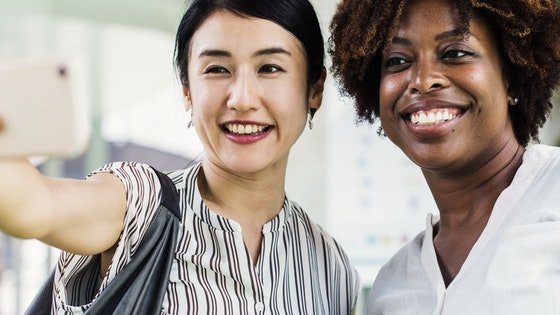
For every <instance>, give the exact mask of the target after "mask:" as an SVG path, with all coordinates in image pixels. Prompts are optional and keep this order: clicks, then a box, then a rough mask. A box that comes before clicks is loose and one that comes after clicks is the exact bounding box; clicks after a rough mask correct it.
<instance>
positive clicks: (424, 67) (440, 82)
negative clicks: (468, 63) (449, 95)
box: [409, 58, 449, 94]
mask: <svg viewBox="0 0 560 315" xmlns="http://www.w3.org/2000/svg"><path fill="white" fill-rule="evenodd" d="M428 59H430V58H421V59H420V60H418V61H417V62H416V65H415V71H413V72H412V78H411V79H410V82H409V90H410V92H411V93H412V94H429V93H432V92H435V91H438V90H441V89H443V88H445V87H447V86H448V85H449V80H448V79H447V77H446V76H445V73H444V72H443V71H442V69H441V67H442V66H443V65H442V64H440V63H438V62H437V61H436V60H428Z"/></svg>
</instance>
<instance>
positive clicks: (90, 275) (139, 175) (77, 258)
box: [53, 162, 161, 314]
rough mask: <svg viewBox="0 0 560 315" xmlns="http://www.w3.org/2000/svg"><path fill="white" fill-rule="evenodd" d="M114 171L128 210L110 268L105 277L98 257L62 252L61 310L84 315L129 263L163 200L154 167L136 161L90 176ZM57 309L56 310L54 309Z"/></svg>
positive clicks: (58, 289) (56, 294) (113, 165)
mask: <svg viewBox="0 0 560 315" xmlns="http://www.w3.org/2000/svg"><path fill="white" fill-rule="evenodd" d="M98 173H111V174H114V175H115V176H117V177H118V178H119V179H120V180H121V182H122V183H123V186H124V188H125V192H126V203H127V210H126V213H125V219H124V222H123V228H122V231H121V235H120V237H119V240H118V243H117V245H116V248H115V253H114V255H113V259H112V261H111V265H110V266H109V269H108V270H107V272H106V273H105V275H104V277H103V278H101V276H100V275H99V272H98V270H99V267H98V266H99V262H98V259H97V258H96V256H82V255H76V254H71V253H68V252H62V253H61V255H60V258H59V261H58V264H57V267H56V268H57V270H56V275H55V283H54V292H53V294H54V302H55V303H54V304H55V305H54V306H55V309H56V312H57V313H61V314H65V313H71V314H81V313H83V312H85V310H87V308H88V307H89V305H91V302H92V301H93V300H95V298H96V297H97V296H98V295H99V293H101V292H102V291H103V290H104V289H105V288H106V287H107V284H108V283H109V282H111V280H112V279H114V277H115V276H116V275H117V274H118V273H119V272H120V271H121V270H122V269H123V268H124V266H126V265H127V264H128V263H129V261H130V259H131V257H132V256H133V255H134V253H135V251H136V249H137V248H138V245H139V244H140V241H141V240H142V238H143V236H144V234H145V233H146V231H147V229H148V227H149V225H150V223H151V221H152V219H153V217H154V214H155V212H156V210H157V208H158V205H159V203H160V190H161V185H160V183H159V180H158V177H157V175H156V174H155V172H154V171H153V170H152V168H151V167H150V166H148V165H145V164H140V163H135V162H118V163H111V164H107V165H105V166H103V167H101V168H99V169H98V170H96V171H94V172H92V173H91V174H89V175H88V178H89V177H91V176H92V175H94V174H98ZM53 311H54V310H53Z"/></svg>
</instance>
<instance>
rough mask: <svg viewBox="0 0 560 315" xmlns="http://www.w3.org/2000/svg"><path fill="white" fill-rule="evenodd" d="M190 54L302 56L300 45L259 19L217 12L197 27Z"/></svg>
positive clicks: (278, 26)
mask: <svg viewBox="0 0 560 315" xmlns="http://www.w3.org/2000/svg"><path fill="white" fill-rule="evenodd" d="M190 44H191V53H192V54H194V55H196V54H197V52H200V51H202V50H205V49H224V50H227V51H229V52H231V53H232V54H244V53H249V54H251V53H254V52H255V51H258V50H260V49H265V48H270V47H280V48H283V49H284V50H286V51H288V52H290V53H293V54H295V53H298V52H299V53H303V46H302V45H301V43H300V41H299V40H298V39H297V38H296V37H295V36H294V35H293V34H292V33H290V32H288V31H287V30H286V29H284V28H283V27H281V26H280V25H278V24H276V23H274V22H272V21H269V20H265V19H261V18H255V17H245V16H240V15H237V14H234V13H231V12H229V11H216V12H214V13H212V14H211V15H210V16H208V18H206V20H205V21H204V22H203V23H202V24H201V25H200V27H199V28H198V29H197V30H196V32H195V33H194V35H193V37H192V40H191V43H190Z"/></svg>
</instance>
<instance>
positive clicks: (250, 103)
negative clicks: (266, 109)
mask: <svg viewBox="0 0 560 315" xmlns="http://www.w3.org/2000/svg"><path fill="white" fill-rule="evenodd" d="M257 85H258V82H257V80H256V77H255V76H254V75H251V74H249V73H242V72H240V73H238V74H237V75H236V76H235V79H234V81H233V82H232V84H231V85H230V92H229V98H228V101H227V107H228V108H229V109H232V110H236V111H241V112H244V111H251V110H255V109H257V108H258V107H259V106H260V97H259V94H258V86H257Z"/></svg>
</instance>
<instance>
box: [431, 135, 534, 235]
mask: <svg viewBox="0 0 560 315" xmlns="http://www.w3.org/2000/svg"><path fill="white" fill-rule="evenodd" d="M524 151H525V150H524V148H523V147H522V146H521V145H519V144H517V145H515V146H504V147H503V148H501V149H500V150H498V151H497V152H496V154H494V155H493V156H492V157H490V159H489V160H488V161H487V162H486V163H483V164H482V165H480V166H479V167H478V168H474V169H471V170H469V171H467V172H464V173H463V174H458V173H457V172H455V173H454V174H452V175H449V174H438V173H437V172H431V171H424V172H423V173H424V177H425V178H426V181H427V183H428V186H429V187H430V190H431V191H432V195H433V196H434V199H435V202H436V204H437V206H438V209H439V213H440V224H439V231H438V234H446V233H448V232H449V233H455V232H460V231H464V230H471V226H472V225H477V226H481V230H482V229H483V228H484V227H485V226H486V222H487V220H488V218H489V216H490V213H491V212H492V209H493V207H494V204H495V202H496V200H497V199H498V197H499V195H500V194H501V192H502V191H503V190H504V189H506V188H507V187H508V186H509V185H510V184H511V182H512V180H513V177H514V176H515V173H516V172H517V169H518V168H519V166H520V165H521V163H522V160H523V152H524ZM481 223H483V224H481ZM471 232H472V230H471Z"/></svg>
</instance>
